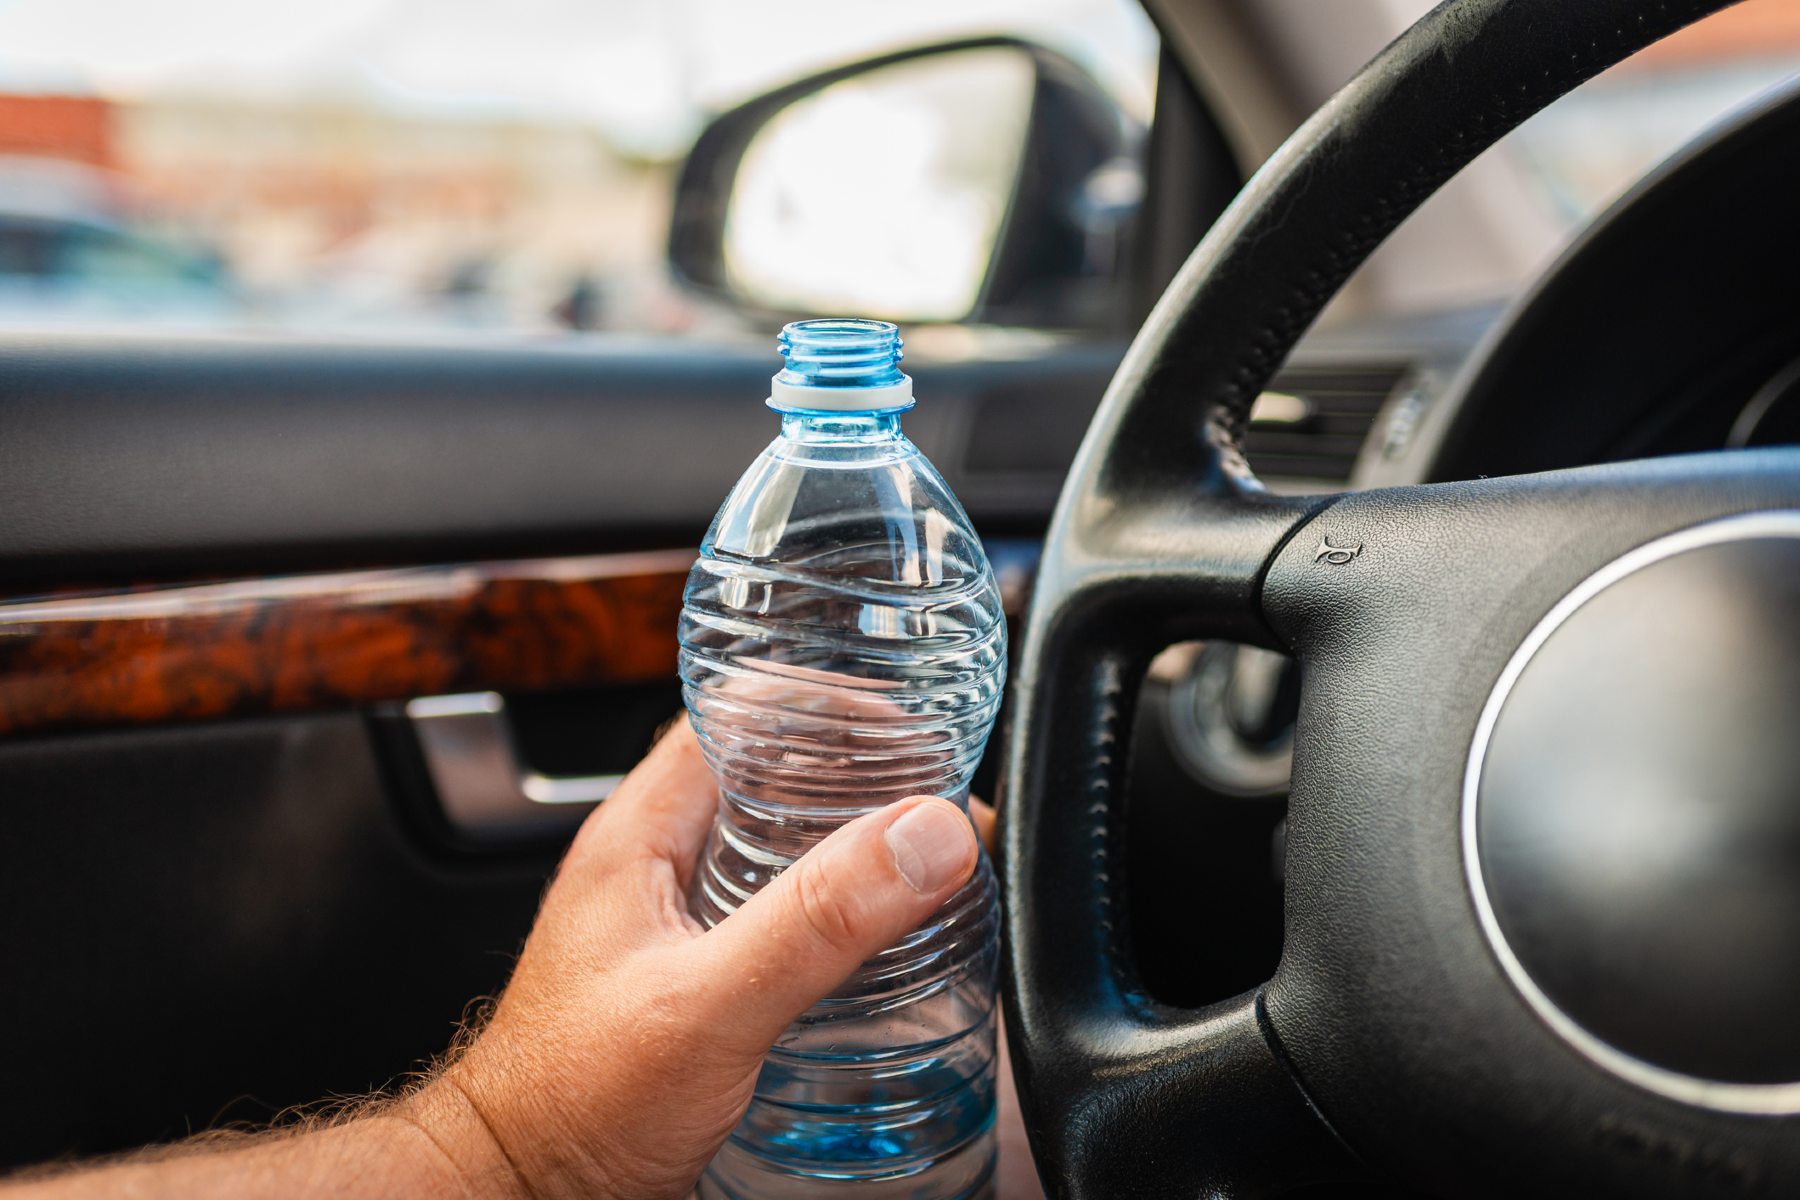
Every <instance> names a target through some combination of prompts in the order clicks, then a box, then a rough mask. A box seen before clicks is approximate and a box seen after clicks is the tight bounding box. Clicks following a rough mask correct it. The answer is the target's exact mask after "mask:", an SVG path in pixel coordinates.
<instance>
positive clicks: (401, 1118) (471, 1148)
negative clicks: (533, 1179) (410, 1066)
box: [378, 1073, 530, 1200]
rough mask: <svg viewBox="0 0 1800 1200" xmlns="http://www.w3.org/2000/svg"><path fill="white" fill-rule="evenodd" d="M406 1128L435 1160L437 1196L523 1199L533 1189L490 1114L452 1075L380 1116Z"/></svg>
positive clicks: (420, 1148)
mask: <svg viewBox="0 0 1800 1200" xmlns="http://www.w3.org/2000/svg"><path fill="white" fill-rule="evenodd" d="M383 1118H385V1119H391V1120H393V1121H394V1122H395V1123H396V1124H398V1125H401V1126H404V1132H403V1134H402V1136H406V1137H409V1138H410V1139H411V1140H412V1142H413V1143H414V1145H415V1148H416V1149H417V1150H418V1151H419V1152H420V1153H421V1154H422V1155H423V1156H425V1157H426V1158H428V1159H429V1160H430V1162H431V1165H430V1167H429V1168H427V1169H428V1170H429V1171H430V1174H431V1178H432V1179H433V1180H434V1182H435V1183H437V1184H438V1186H439V1191H438V1192H437V1194H443V1195H455V1196H468V1197H472V1198H478V1200H525V1198H527V1197H529V1195H530V1191H529V1189H528V1188H527V1187H526V1186H525V1183H524V1180H523V1179H522V1177H521V1176H520V1175H519V1172H518V1171H517V1170H516V1169H515V1168H514V1167H513V1164H512V1161H511V1160H510V1159H509V1158H508V1157H507V1155H506V1151H505V1149H504V1148H503V1147H502V1146H501V1145H500V1142H499V1140H498V1139H496V1138H495V1136H494V1133H493V1130H492V1129H490V1128H489V1126H488V1123H487V1120H486V1118H485V1117H484V1116H483V1115H482V1113H481V1111H480V1110H479V1109H478V1108H477V1107H476V1106H475V1104H474V1102H473V1101H472V1100H470V1098H469V1095H468V1093H467V1092H466V1091H464V1090H463V1088H462V1087H461V1086H460V1085H459V1084H458V1083H457V1082H456V1080H454V1079H453V1078H451V1077H450V1075H449V1074H448V1073H446V1074H444V1075H440V1076H438V1078H436V1079H434V1080H432V1081H431V1082H430V1083H428V1084H426V1085H425V1086H424V1087H422V1088H420V1089H419V1090H418V1091H416V1092H414V1093H412V1094H411V1095H409V1096H407V1097H406V1098H405V1099H403V1100H400V1101H398V1102H396V1103H395V1104H394V1106H393V1107H392V1108H390V1109H388V1110H386V1111H385V1112H384V1113H382V1114H381V1117H380V1118H378V1119H383Z"/></svg>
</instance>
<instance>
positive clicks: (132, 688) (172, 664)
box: [0, 550, 694, 734]
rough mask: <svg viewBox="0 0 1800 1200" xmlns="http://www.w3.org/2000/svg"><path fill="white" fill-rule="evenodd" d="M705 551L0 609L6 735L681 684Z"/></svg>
mask: <svg viewBox="0 0 1800 1200" xmlns="http://www.w3.org/2000/svg"><path fill="white" fill-rule="evenodd" d="M693 560H694V554H693V551H691V550H682V551H666V552H654V553H644V554H615V555H592V556H586V557H574V558H541V559H521V560H516V561H509V562H482V563H465V564H457V565H451V566H439V567H409V568H396V569H392V570H375V571H351V572H339V573H334V574H321V575H297V576H288V577H281V578H270V579H254V580H242V581H234V582H224V583H199V584H189V585H183V586H174V587H156V588H148V589H138V590H131V591H121V592H112V593H103V594H88V595H80V596H66V597H53V598H48V599H33V600H24V601H14V602H10V603H8V602H0V734H16V733H24V732H44V731H49V730H56V729H71V728H80V727H92V726H98V725H120V724H141V723H147V722H156V721H178V720H196V719H204V718H210V717H224V716H240V715H250V714H257V713H277V712H303V711H312V710H322V709H343V708H357V707H362V706H366V705H369V704H372V703H375V702H378V701H383V700H400V699H406V698H409V697H412V696H422V695H433V694H438V693H444V692H460V691H475V690H482V689H494V690H497V691H507V690H513V691H533V690H542V689H546V688H557V687H573V686H583V685H594V684H617V683H640V682H649V681H653V680H657V679H673V678H674V675H675V623H676V619H677V617H678V616H679V614H680V610H681V591H682V587H683V585H684V583H685V581H686V579H687V572H688V568H689V567H690V566H691V565H692V564H693Z"/></svg>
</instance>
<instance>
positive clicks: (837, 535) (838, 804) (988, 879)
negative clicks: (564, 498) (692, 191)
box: [681, 319, 1006, 1200]
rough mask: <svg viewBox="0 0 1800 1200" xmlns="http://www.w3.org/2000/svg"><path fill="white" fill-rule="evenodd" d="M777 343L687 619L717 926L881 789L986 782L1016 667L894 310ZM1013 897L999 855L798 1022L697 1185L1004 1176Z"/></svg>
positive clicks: (788, 1190) (964, 1181)
mask: <svg viewBox="0 0 1800 1200" xmlns="http://www.w3.org/2000/svg"><path fill="white" fill-rule="evenodd" d="M781 350H782V353H783V354H784V355H785V356H786V359H787V365H786V369H785V370H783V371H782V372H781V373H780V374H778V375H776V376H775V379H774V383H773V387H772V389H771V390H772V394H771V396H770V398H769V402H768V403H769V406H770V407H771V408H774V409H776V410H777V411H778V412H780V413H781V436H780V437H778V438H776V439H775V441H774V442H773V443H772V444H771V445H770V446H769V447H768V449H766V450H764V451H763V453H762V455H761V456H760V457H759V458H758V459H757V460H756V461H755V462H754V463H753V464H751V466H750V469H749V470H748V471H747V472H746V473H745V474H744V477H743V478H742V479H741V480H739V481H738V484H737V486H736V487H735V488H734V489H733V490H732V492H731V495H730V497H729V498H727V499H726V501H725V504H724V507H722V508H721V509H720V510H719V515H718V516H717V517H716V518H715V519H714V521H713V525H712V529H711V530H710V531H709V532H708V533H707V535H706V540H705V541H704V542H703V543H702V544H701V547H700V558H699V561H698V562H696V563H695V564H694V569H693V573H692V574H691V575H690V576H689V577H688V585H687V594H686V597H685V604H684V607H683V611H682V619H681V678H682V685H683V692H684V695H685V697H686V700H687V707H688V712H689V716H690V719H691V720H692V722H693V725H694V729H695V731H696V732H697V733H698V734H699V737H700V744H701V747H702V749H703V751H704V752H705V754H706V758H707V761H708V763H709V764H710V765H711V767H712V769H713V771H714V773H715V774H716V775H717V777H718V780H719V816H718V820H717V822H716V824H715V826H714V829H713V833H712V836H711V838H710V839H709V840H708V843H707V847H706V851H705V854H704V857H703V858H702V861H701V864H700V868H699V870H698V871H697V872H696V873H695V882H694V887H693V895H692V897H691V904H692V908H693V911H694V913H695V915H696V917H697V918H698V919H699V920H700V921H701V922H702V923H703V924H705V925H706V926H708V927H709V928H710V927H711V926H712V925H715V924H717V923H718V922H719V921H721V920H723V919H724V918H725V917H726V916H727V915H728V914H729V913H731V912H733V911H734V910H735V909H736V908H737V907H738V905H740V904H741V903H743V902H744V901H745V900H746V899H748V898H749V897H750V896H751V895H752V894H754V893H755V892H756V891H757V890H758V889H760V888H761V887H763V886H764V885H765V884H767V883H768V882H769V880H771V879H773V878H774V877H775V876H776V875H777V874H779V873H780V872H781V871H782V870H783V869H785V868H786V867H787V866H788V865H789V864H791V863H792V862H793V861H794V860H795V859H797V858H798V857H800V855H801V854H803V853H805V852H806V850H807V849H808V848H809V847H811V846H813V845H814V844H816V843H817V842H819V841H820V840H821V839H823V838H824V837H825V836H826V835H827V834H829V833H830V832H831V831H832V830H834V829H836V828H838V827H839V826H840V825H843V824H845V823H846V822H848V821H850V820H853V819H854V818H856V817H858V816H861V815H862V814H863V813H866V812H870V811H872V810H874V809H877V808H880V807H882V806H883V805H886V804H891V803H892V802H894V801H896V800H900V799H902V798H904V797H907V796H914V795H919V794H930V795H938V796H945V797H948V798H950V799H951V800H954V801H955V802H957V803H958V804H963V805H965V806H966V804H967V801H968V794H969V792H968V789H969V778H970V776H971V775H972V774H973V773H974V771H975V766H976V764H977V762H978V761H979V760H980V758H981V752H982V748H983V746H984V745H985V744H986V742H987V739H988V734H989V732H990V731H991V730H992V728H993V724H994V717H995V714H996V712H997V710H998V708H999V705H1000V694H1001V690H1002V686H1003V683H1004V679H1005V669H1006V625H1005V622H1004V620H1003V617H1002V613H1001V609H1000V593H999V589H998V588H997V587H996V585H995V582H994V573H993V570H992V568H991V567H990V566H989V565H988V561H987V556H986V554H984V553H983V551H982V548H981V543H980V541H979V540H978V539H977V538H976V536H975V533H974V530H973V529H972V528H971V527H970V525H969V518H968V516H967V515H966V514H965V513H964V512H963V510H962V507H961V505H959V504H958V503H957V502H956V498H955V497H954V496H952V495H951V494H950V489H949V488H948V487H947V486H946V485H945V483H944V480H943V478H942V476H940V475H939V474H938V473H937V471H936V470H935V469H933V467H932V466H931V464H930V463H928V462H927V461H926V460H925V458H924V456H923V455H921V454H920V453H919V451H918V449H917V448H916V447H915V446H914V445H913V444H912V443H911V442H909V441H908V440H907V439H906V437H905V436H904V435H903V434H902V433H901V432H900V414H901V413H902V412H904V411H905V410H906V409H908V408H911V407H912V403H913V401H912V381H911V380H910V379H909V378H908V377H907V376H905V375H904V374H902V373H901V371H900V369H899V360H900V337H899V331H898V330H897V329H896V328H895V327H894V326H893V325H890V324H887V323H886V322H881V321H863V320H848V319H844V320H822V321H801V322H797V323H795V324H792V325H789V326H788V327H787V328H786V329H784V330H783V331H782V334H781ZM998 902H999V901H998V894H997V892H996V890H995V886H994V876H993V870H992V868H991V866H990V865H989V863H988V861H987V859H986V856H985V855H984V856H983V858H982V860H981V864H980V866H979V867H978V868H977V870H976V872H975V875H974V877H973V878H972V879H971V880H970V882H969V883H968V885H967V886H965V887H964V888H963V889H962V891H961V892H959V893H958V894H957V895H956V896H955V897H953V898H952V899H951V900H950V901H949V902H948V903H947V904H946V905H945V906H944V907H943V908H942V909H941V910H940V911H939V912H938V913H937V914H936V915H935V916H934V917H933V918H932V919H931V920H930V921H929V922H927V923H926V925H925V926H924V927H922V928H920V929H919V930H917V931H915V932H914V933H912V934H911V935H909V936H908V937H906V938H905V939H904V940H902V941H901V942H900V943H899V944H898V945H896V946H893V947H891V948H890V949H888V950H886V951H883V952H882V953H881V954H879V955H877V956H876V957H875V958H873V959H871V960H870V961H869V962H867V963H865V964H864V965H863V966H862V967H861V968H860V969H858V971H857V972H856V973H855V974H854V975H853V976H852V977H851V978H850V979H849V980H848V981H847V982H846V983H845V985H844V986H843V987H842V988H841V989H839V990H838V991H837V992H836V993H834V994H833V995H832V996H831V997H829V998H828V999H826V1000H825V1001H824V1002H822V1003H821V1004H819V1005H817V1006H816V1007H814V1008H813V1009H812V1010H811V1011H809V1012H808V1013H806V1014H805V1015H804V1016H803V1017H801V1019H800V1020H799V1021H797V1022H796V1023H795V1024H794V1025H793V1026H791V1027H790V1028H789V1029H788V1031H787V1032H786V1033H785V1034H784V1035H783V1036H782V1037H781V1039H780V1040H779V1041H778V1042H777V1043H776V1045H775V1048H774V1049H773V1050H772V1051H771V1052H770V1054H769V1057H768V1059H767V1060H766V1061H765V1063H764V1065H763V1069H762V1073H761V1075H760V1076H759V1077H758V1080H757V1084H756V1094H755V1098H754V1099H753V1100H752V1101H751V1104H750V1109H749V1111H748V1112H747V1113H746V1114H745V1116H744V1119H743V1121H742V1122H741V1123H740V1125H739V1126H738V1128H737V1130H736V1131H735V1132H733V1134H732V1135H731V1137H730V1138H729V1139H728V1140H727V1142H726V1143H725V1146H724V1147H723V1148H722V1149H721V1150H720V1152H719V1154H718V1156H717V1157H716V1158H715V1159H714V1160H713V1163H712V1165H711V1166H710V1167H709V1168H708V1170H707V1173H706V1175H705V1177H704V1178H703V1179H702V1180H701V1183H700V1195H701V1196H702V1197H732V1198H734V1200H764V1198H768V1197H781V1198H783V1200H788V1198H795V1200H803V1198H805V1197H811V1196H833V1197H835V1196H840V1195H843V1194H845V1193H847V1192H850V1193H854V1195H855V1196H857V1197H859V1198H864V1197H866V1198H868V1200H885V1198H889V1197H907V1198H909V1200H913V1198H918V1200H925V1198H932V1200H937V1198H941V1197H964V1196H978V1195H982V1194H985V1193H986V1191H987V1190H988V1189H989V1187H990V1180H991V1177H992V1174H993V1168H994V1136H993V1122H994V1065H995V1064H994V1037H995V1028H994V1016H995V1013H994V998H995V971H996V967H997V960H998V930H999V921H998V917H999V912H998Z"/></svg>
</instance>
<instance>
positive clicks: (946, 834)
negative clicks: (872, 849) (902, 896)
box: [887, 804, 975, 894]
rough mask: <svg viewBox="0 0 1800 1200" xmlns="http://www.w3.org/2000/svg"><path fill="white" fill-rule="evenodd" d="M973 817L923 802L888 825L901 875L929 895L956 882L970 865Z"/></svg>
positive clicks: (896, 863) (918, 890)
mask: <svg viewBox="0 0 1800 1200" xmlns="http://www.w3.org/2000/svg"><path fill="white" fill-rule="evenodd" d="M974 836H975V834H974V831H973V830H971V829H970V827H969V819H968V818H967V817H965V816H963V815H962V814H961V813H960V812H957V811H956V810H955V809H953V808H946V807H944V806H943V805H942V804H921V805H919V806H918V807H916V808H912V809H908V810H907V812H906V813H905V814H904V815H903V816H902V817H901V818H900V819H899V820H898V821H895V822H894V823H893V824H892V825H889V826H888V827H887V844H888V849H889V850H890V851H892V852H893V855H894V866H895V867H896V868H897V869H898V870H899V872H900V877H901V878H902V879H904V880H906V882H907V883H909V884H911V885H912V888H913V890H914V891H915V892H919V893H922V894H929V893H931V892H936V891H940V890H942V889H943V888H945V887H947V886H948V885H949V884H952V883H955V882H956V881H958V880H960V879H961V878H962V877H963V875H964V874H966V873H967V872H966V868H967V867H968V865H969V841H970V839H971V838H973V837H974Z"/></svg>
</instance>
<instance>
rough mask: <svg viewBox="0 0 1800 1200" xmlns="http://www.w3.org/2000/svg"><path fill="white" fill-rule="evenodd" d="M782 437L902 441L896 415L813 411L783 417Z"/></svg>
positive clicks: (820, 441) (815, 441) (817, 440)
mask: <svg viewBox="0 0 1800 1200" xmlns="http://www.w3.org/2000/svg"><path fill="white" fill-rule="evenodd" d="M781 436H782V437H784V438H786V439H787V440H788V441H790V442H804V443H807V444H810V445H818V444H823V443H838V444H843V443H851V444H863V445H867V444H873V443H876V442H894V441H899V440H900V414H899V413H897V412H884V413H856V412H812V413H795V412H784V413H782V414H781Z"/></svg>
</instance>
